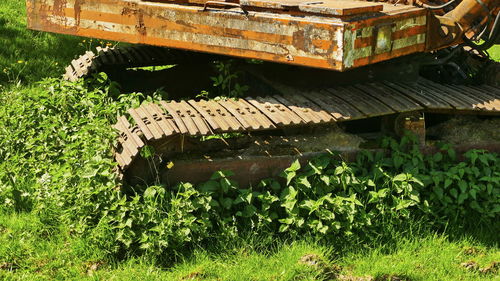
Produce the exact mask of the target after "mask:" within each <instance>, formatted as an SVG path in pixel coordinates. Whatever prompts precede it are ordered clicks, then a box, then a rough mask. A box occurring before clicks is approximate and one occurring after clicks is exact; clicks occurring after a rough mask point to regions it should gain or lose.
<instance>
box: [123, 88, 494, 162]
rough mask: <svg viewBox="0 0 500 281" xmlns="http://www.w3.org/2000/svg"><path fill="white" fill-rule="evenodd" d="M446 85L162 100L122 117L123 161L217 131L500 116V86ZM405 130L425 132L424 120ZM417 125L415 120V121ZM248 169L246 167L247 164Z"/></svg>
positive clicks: (413, 123)
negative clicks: (413, 115) (151, 147)
mask: <svg viewBox="0 0 500 281" xmlns="http://www.w3.org/2000/svg"><path fill="white" fill-rule="evenodd" d="M484 87H485V86H480V87H472V86H456V85H441V84H437V83H434V82H431V81H428V80H423V79H422V80H419V81H418V82H416V83H412V84H407V85H405V84H403V83H394V82H380V83H367V84H358V85H354V86H352V87H347V88H342V87H337V88H330V89H327V90H320V91H319V92H318V91H311V92H307V91H303V92H300V91H299V90H297V89H293V88H292V89H290V90H289V91H288V90H287V88H286V87H283V86H281V87H278V88H277V89H279V90H280V91H281V94H280V95H275V96H273V97H257V98H250V97H248V98H243V99H237V100H233V99H227V100H217V101H216V100H209V101H206V100H202V101H194V100H190V101H188V102H185V101H181V102H175V101H170V102H166V101H161V102H160V105H161V107H160V106H158V105H154V104H144V105H142V106H140V107H139V108H136V109H131V110H130V111H129V113H130V115H131V117H132V119H133V120H134V121H135V124H133V125H130V124H128V122H127V119H126V118H125V117H121V118H120V119H119V122H118V123H117V124H116V126H115V128H116V129H118V130H119V132H120V139H119V145H118V147H117V149H116V155H117V162H118V164H119V165H120V167H121V168H122V169H126V168H127V167H129V166H130V164H131V163H132V162H133V161H134V159H135V158H136V157H137V155H139V153H138V152H139V151H140V149H141V148H142V147H143V146H144V145H145V144H147V143H150V142H154V141H161V140H163V139H168V138H170V137H172V136H176V135H187V136H202V135H211V134H213V133H214V132H217V133H230V132H250V131H259V130H271V129H276V128H280V129H286V128H290V127H297V126H299V127H300V126H304V127H306V126H308V125H311V124H326V123H333V122H341V121H344V120H354V119H361V118H368V117H373V116H383V115H389V114H395V113H405V112H415V111H421V112H429V111H431V112H434V111H439V112H446V113H454V112H461V113H474V114H489V115H499V114H500V87H494V86H488V88H487V89H485V88H484ZM405 120H406V119H403V120H402V123H401V124H400V127H402V128H406V129H409V130H412V131H415V132H417V133H419V135H420V136H421V135H422V134H423V133H424V132H423V130H424V127H423V124H422V122H423V120H420V119H418V120H416V121H415V122H407V123H408V124H406V123H405ZM409 121H411V120H409ZM242 165H243V164H242Z"/></svg>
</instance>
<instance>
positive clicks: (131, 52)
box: [63, 45, 213, 82]
mask: <svg viewBox="0 0 500 281" xmlns="http://www.w3.org/2000/svg"><path fill="white" fill-rule="evenodd" d="M210 57H212V58H213V56H212V55H207V54H203V53H195V52H185V51H181V50H176V49H167V48H164V47H156V46H145V45H134V46H127V47H116V48H109V47H106V48H102V47H97V48H96V51H95V52H92V51H87V52H85V54H83V55H81V56H80V57H78V58H77V59H74V60H73V61H72V62H71V64H70V65H68V66H67V67H66V73H65V74H64V75H63V78H64V79H66V80H68V81H73V82H74V81H76V80H78V79H80V78H84V77H86V76H89V75H91V74H93V73H98V72H101V71H104V72H106V71H110V70H111V71H116V70H121V69H127V68H134V67H144V66H160V65H171V64H178V63H196V62H200V61H206V60H207V59H208V58H210Z"/></svg>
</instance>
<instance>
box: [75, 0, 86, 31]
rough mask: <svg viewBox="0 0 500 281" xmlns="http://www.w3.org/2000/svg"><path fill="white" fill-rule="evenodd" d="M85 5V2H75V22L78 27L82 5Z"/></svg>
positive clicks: (77, 0) (81, 0)
mask: <svg viewBox="0 0 500 281" xmlns="http://www.w3.org/2000/svg"><path fill="white" fill-rule="evenodd" d="M83 4H85V0H75V8H74V10H75V21H76V27H78V26H79V25H80V14H81V12H82V5H83Z"/></svg>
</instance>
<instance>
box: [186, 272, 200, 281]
mask: <svg viewBox="0 0 500 281" xmlns="http://www.w3.org/2000/svg"><path fill="white" fill-rule="evenodd" d="M203 278H204V274H203V273H201V272H198V271H194V272H191V273H189V274H188V275H186V276H184V277H182V278H181V280H201V279H203Z"/></svg>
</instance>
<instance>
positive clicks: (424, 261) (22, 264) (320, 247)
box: [0, 214, 500, 280]
mask: <svg viewBox="0 0 500 281" xmlns="http://www.w3.org/2000/svg"><path fill="white" fill-rule="evenodd" d="M395 235H397V233H395ZM259 244H260V242H258V241H255V240H252V239H250V241H236V242H234V243H229V245H225V246H223V245H218V248H219V250H218V251H215V250H210V249H209V250H207V249H201V248H198V249H196V250H195V251H194V252H193V254H192V255H190V256H186V257H184V259H183V260H181V261H179V262H178V263H176V264H173V265H171V266H166V267H163V268H160V267H158V266H157V265H156V264H155V263H154V261H153V260H150V259H147V258H130V259H127V260H124V261H117V260H115V259H113V258H110V257H109V256H108V255H107V254H106V253H105V252H103V251H100V250H99V249H98V248H95V247H89V246H88V245H89V243H88V241H85V240H84V239H81V238H76V237H74V236H72V235H70V234H69V233H68V232H67V231H66V230H65V229H64V228H56V229H49V228H47V227H46V226H45V225H44V224H43V223H42V222H40V220H39V218H38V217H37V216H36V215H35V214H3V215H0V279H2V278H3V279H11V280H54V279H57V280H64V279H66V280H139V279H140V280H186V279H189V278H192V279H193V280H318V279H325V278H326V279H328V278H331V277H332V276H334V274H341V275H344V276H356V277H361V276H371V277H374V278H379V279H376V280H383V277H387V276H398V277H406V278H409V280H498V275H495V272H493V271H492V272H488V273H481V272H479V270H469V269H466V268H465V267H463V266H461V264H462V263H466V262H471V261H474V262H475V263H477V264H478V268H485V267H487V266H488V265H490V264H491V263H492V262H494V261H499V260H500V251H499V250H498V247H496V246H495V245H490V246H488V245H485V244H484V243H481V242H480V241H478V240H476V239H474V238H472V237H470V236H464V237H461V238H454V239H451V238H449V237H447V236H444V235H437V234H431V233H427V234H425V235H423V236H421V235H417V236H415V237H413V238H408V237H398V239H396V240H395V242H394V243H393V244H392V245H390V246H389V247H388V245H384V244H381V245H379V246H375V247H373V248H371V249H361V248H360V247H351V250H350V251H348V252H342V253H341V252H336V248H335V247H334V246H331V245H330V246H329V245H325V244H324V243H323V244H322V243H317V242H314V241H308V240H299V241H291V242H281V243H276V244H275V245H277V246H275V247H271V248H269V247H267V246H266V247H258V246H259ZM356 249H357V250H356ZM307 255H313V258H312V260H313V261H319V262H318V265H311V264H307V263H304V262H301V258H302V257H304V256H307ZM495 278H496V279H495Z"/></svg>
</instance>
